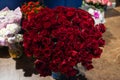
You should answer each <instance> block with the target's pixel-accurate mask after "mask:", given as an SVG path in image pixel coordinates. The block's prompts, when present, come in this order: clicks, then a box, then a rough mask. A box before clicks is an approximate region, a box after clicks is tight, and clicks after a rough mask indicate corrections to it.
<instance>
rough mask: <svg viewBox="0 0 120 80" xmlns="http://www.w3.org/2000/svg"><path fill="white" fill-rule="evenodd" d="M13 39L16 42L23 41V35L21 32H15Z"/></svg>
mask: <svg viewBox="0 0 120 80" xmlns="http://www.w3.org/2000/svg"><path fill="white" fill-rule="evenodd" d="M15 39H16V40H15V41H16V42H22V41H23V35H22V34H16V35H15Z"/></svg>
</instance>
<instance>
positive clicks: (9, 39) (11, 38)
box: [7, 36, 15, 44]
mask: <svg viewBox="0 0 120 80" xmlns="http://www.w3.org/2000/svg"><path fill="white" fill-rule="evenodd" d="M7 41H8V43H10V44H11V43H15V36H14V37H9V38H8V39H7Z"/></svg>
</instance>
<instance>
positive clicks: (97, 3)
mask: <svg viewBox="0 0 120 80" xmlns="http://www.w3.org/2000/svg"><path fill="white" fill-rule="evenodd" d="M84 2H85V3H87V4H88V5H90V6H92V7H95V8H98V9H103V8H104V7H105V6H111V2H110V0H84Z"/></svg>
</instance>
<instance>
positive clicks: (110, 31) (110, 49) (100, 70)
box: [0, 7, 120, 80]
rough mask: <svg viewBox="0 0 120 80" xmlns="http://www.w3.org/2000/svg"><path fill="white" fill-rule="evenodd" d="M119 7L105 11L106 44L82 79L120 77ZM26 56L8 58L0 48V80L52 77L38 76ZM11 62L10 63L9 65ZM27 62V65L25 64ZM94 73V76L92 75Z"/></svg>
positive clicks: (111, 79)
mask: <svg viewBox="0 0 120 80" xmlns="http://www.w3.org/2000/svg"><path fill="white" fill-rule="evenodd" d="M119 19H120V7H116V8H114V9H110V10H108V11H107V12H106V23H105V25H106V27H107V31H106V32H105V34H104V39H105V40H106V42H107V43H106V46H105V48H104V52H103V54H102V56H101V58H100V59H97V60H96V59H95V60H94V61H93V65H94V69H92V70H90V71H86V72H85V74H86V78H87V79H86V78H84V77H82V78H83V80H108V79H109V80H119V79H120V76H119V74H120V54H119V53H120V47H119V46H120V43H119V41H120V35H119V30H120V28H119V26H120V23H119ZM111 23H112V24H111ZM31 61H32V60H31V59H27V57H25V56H24V57H21V59H12V58H10V56H9V54H8V51H7V48H0V77H1V78H0V80H53V79H52V77H50V76H49V77H46V78H44V77H39V75H37V73H36V71H35V70H34V69H33V67H30V66H31V65H33V64H32V63H30V62H31ZM11 64H12V65H11ZM25 64H27V65H25ZM93 75H94V76H93Z"/></svg>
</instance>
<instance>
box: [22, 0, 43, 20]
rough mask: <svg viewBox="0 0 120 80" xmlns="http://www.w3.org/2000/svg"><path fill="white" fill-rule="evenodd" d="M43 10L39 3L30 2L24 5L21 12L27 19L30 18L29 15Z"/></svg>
mask: <svg viewBox="0 0 120 80" xmlns="http://www.w3.org/2000/svg"><path fill="white" fill-rule="evenodd" d="M42 8H43V6H42V5H40V3H39V2H33V1H30V2H28V3H25V4H24V5H22V7H21V11H22V13H23V16H24V17H25V18H29V14H32V13H38V12H39V11H40V10H41V9H42Z"/></svg>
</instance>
